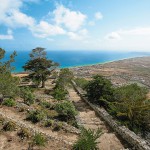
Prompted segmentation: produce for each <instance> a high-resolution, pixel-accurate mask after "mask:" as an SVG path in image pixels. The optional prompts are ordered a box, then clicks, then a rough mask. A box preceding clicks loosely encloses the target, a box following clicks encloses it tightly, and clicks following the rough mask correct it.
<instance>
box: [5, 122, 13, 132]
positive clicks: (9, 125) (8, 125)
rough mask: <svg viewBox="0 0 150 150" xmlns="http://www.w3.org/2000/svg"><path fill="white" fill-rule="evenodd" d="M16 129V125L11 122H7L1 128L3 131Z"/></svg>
mask: <svg viewBox="0 0 150 150" xmlns="http://www.w3.org/2000/svg"><path fill="white" fill-rule="evenodd" d="M15 129H16V124H15V123H14V122H12V121H9V122H7V123H6V124H5V125H4V126H3V130H4V131H14V130H15Z"/></svg>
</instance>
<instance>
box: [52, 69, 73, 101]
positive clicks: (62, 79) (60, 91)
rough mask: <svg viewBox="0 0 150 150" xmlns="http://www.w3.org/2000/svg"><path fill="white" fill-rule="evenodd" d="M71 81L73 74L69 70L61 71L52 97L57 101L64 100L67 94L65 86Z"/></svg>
mask: <svg viewBox="0 0 150 150" xmlns="http://www.w3.org/2000/svg"><path fill="white" fill-rule="evenodd" d="M72 79H73V73H72V72H71V71H70V70H69V69H61V70H60V73H59V77H58V79H57V81H56V86H55V88H54V90H53V92H52V96H53V97H54V98H55V99H57V100H65V99H66V96H67V94H68V91H67V90H66V86H67V85H69V83H70V82H71V80H72Z"/></svg>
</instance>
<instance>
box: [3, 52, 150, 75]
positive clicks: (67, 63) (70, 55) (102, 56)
mask: <svg viewBox="0 0 150 150" xmlns="http://www.w3.org/2000/svg"><path fill="white" fill-rule="evenodd" d="M11 53H12V52H10V51H9V52H6V57H5V60H7V59H8V58H9V55H10V54H11ZM29 53H30V51H17V56H16V58H15V60H16V61H15V63H13V66H15V68H16V69H15V70H14V71H13V72H22V71H24V70H23V68H22V66H23V65H24V64H25V63H26V62H27V61H28V60H29V59H30V58H29ZM141 56H150V52H145V53H144V52H115V51H107V52H106V51H79V50H78V51H47V58H48V59H51V60H53V61H55V62H58V63H59V64H60V68H66V67H76V66H85V65H93V64H100V63H106V62H110V61H116V60H121V59H125V58H133V57H141Z"/></svg>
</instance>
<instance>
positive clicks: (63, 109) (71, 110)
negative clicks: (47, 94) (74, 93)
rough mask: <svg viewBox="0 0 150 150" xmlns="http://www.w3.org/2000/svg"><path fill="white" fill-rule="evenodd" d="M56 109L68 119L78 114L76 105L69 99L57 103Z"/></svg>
mask: <svg viewBox="0 0 150 150" xmlns="http://www.w3.org/2000/svg"><path fill="white" fill-rule="evenodd" d="M55 110H56V111H57V112H58V113H59V114H60V115H61V116H62V118H64V119H66V120H69V119H73V118H74V117H75V115H76V114H77V111H76V109H75V107H74V105H73V104H72V103H71V102H69V101H64V102H62V103H58V104H56V106H55Z"/></svg>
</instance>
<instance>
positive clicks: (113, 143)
mask: <svg viewBox="0 0 150 150" xmlns="http://www.w3.org/2000/svg"><path fill="white" fill-rule="evenodd" d="M68 92H69V96H70V100H71V101H72V102H73V103H74V105H75V106H76V109H77V110H78V111H79V114H78V116H77V119H78V122H79V124H80V125H82V126H84V127H85V128H87V129H94V130H96V129H98V128H101V129H102V131H103V134H102V136H101V137H100V138H99V139H98V142H100V143H99V144H98V147H99V148H100V150H122V149H124V146H123V144H122V143H121V142H120V140H119V139H118V138H117V136H116V135H115V133H113V132H110V130H109V129H108V127H107V126H106V125H105V123H104V121H103V120H101V119H100V118H99V117H98V116H97V115H96V114H95V112H94V111H93V110H91V109H90V107H89V106H88V105H87V104H86V103H85V102H84V101H83V100H81V98H80V97H79V96H78V94H77V93H76V92H75V90H74V89H73V88H72V89H71V88H70V89H68Z"/></svg>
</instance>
